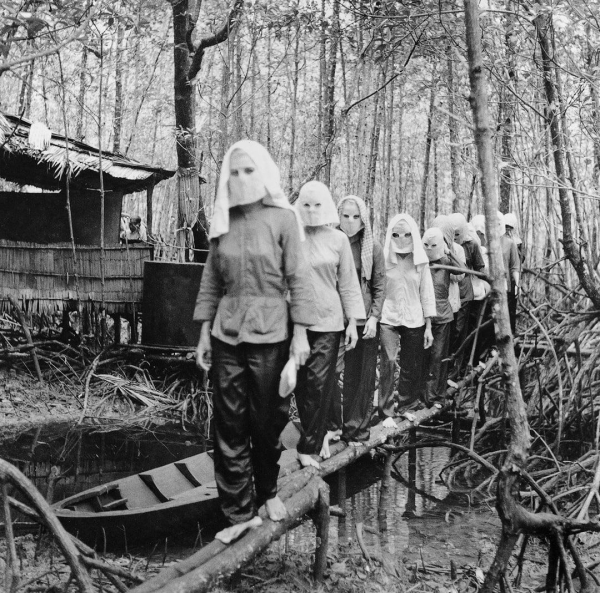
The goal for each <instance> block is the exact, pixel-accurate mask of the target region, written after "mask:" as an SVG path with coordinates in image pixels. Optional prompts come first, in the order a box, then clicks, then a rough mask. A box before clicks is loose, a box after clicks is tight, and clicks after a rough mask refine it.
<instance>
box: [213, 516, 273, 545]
mask: <svg viewBox="0 0 600 593" xmlns="http://www.w3.org/2000/svg"><path fill="white" fill-rule="evenodd" d="M259 525H262V519H261V518H260V517H259V516H258V515H256V517H252V519H250V520H249V521H244V522H243V523H236V524H235V525H232V526H231V527H227V529H223V530H222V531H219V533H217V535H215V539H218V540H219V541H221V542H223V543H224V544H229V543H231V542H232V541H234V540H236V539H237V538H238V537H240V536H241V535H242V534H243V533H245V532H246V531H248V529H251V528H252V527H258V526H259Z"/></svg>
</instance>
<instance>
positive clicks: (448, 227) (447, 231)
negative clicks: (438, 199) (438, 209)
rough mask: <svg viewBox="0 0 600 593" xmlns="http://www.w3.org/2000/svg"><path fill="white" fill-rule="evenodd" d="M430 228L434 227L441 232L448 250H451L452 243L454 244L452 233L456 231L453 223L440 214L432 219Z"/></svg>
mask: <svg viewBox="0 0 600 593" xmlns="http://www.w3.org/2000/svg"><path fill="white" fill-rule="evenodd" d="M431 226H433V227H436V228H438V229H440V230H441V231H442V233H443V234H444V239H445V240H446V244H447V245H448V247H449V248H450V249H452V243H454V233H455V231H456V226H455V224H454V222H453V221H452V220H451V218H450V217H449V216H446V215H445V214H440V215H439V216H436V217H435V218H434V219H433V222H432V223H431Z"/></svg>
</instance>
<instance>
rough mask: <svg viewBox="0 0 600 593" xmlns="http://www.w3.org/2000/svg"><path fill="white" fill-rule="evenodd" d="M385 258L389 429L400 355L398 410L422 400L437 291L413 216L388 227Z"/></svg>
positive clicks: (384, 385)
mask: <svg viewBox="0 0 600 593" xmlns="http://www.w3.org/2000/svg"><path fill="white" fill-rule="evenodd" d="M383 255H384V260H385V267H386V281H387V284H386V297H385V300H384V303H383V311H382V315H381V329H380V332H381V335H380V343H381V358H380V361H381V362H380V371H381V372H380V378H379V401H378V412H379V418H380V419H381V420H383V425H384V426H385V427H386V428H393V427H394V426H396V423H395V422H394V418H393V417H394V371H395V368H396V358H397V356H398V352H400V378H399V380H398V400H399V405H400V408H399V411H400V412H409V411H410V410H416V409H418V408H419V406H422V405H423V404H422V402H423V354H424V350H425V349H427V348H430V347H431V344H432V343H433V335H432V333H431V318H432V317H435V315H436V309H435V293H434V290H433V281H432V279H431V272H430V271H429V259H428V258H427V255H426V254H425V250H424V249H423V244H422V242H421V236H420V234H419V228H418V227H417V223H416V222H415V221H414V219H413V218H412V216H410V215H408V214H397V215H396V216H394V218H392V220H391V221H390V223H389V225H388V229H387V233H386V237H385V244H384V247H383Z"/></svg>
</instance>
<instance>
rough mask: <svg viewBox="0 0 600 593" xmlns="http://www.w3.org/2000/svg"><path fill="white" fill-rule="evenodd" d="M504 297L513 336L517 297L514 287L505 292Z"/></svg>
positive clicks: (515, 326) (515, 322) (515, 327)
mask: <svg viewBox="0 0 600 593" xmlns="http://www.w3.org/2000/svg"><path fill="white" fill-rule="evenodd" d="M506 299H507V301H508V316H509V318H510V329H511V331H512V334H513V336H514V335H515V331H516V329H517V297H516V295H515V292H514V289H513V290H512V291H510V292H507V293H506Z"/></svg>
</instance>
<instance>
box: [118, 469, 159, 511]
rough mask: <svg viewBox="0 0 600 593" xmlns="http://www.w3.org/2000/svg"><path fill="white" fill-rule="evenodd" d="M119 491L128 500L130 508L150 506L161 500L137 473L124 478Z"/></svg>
mask: <svg viewBox="0 0 600 593" xmlns="http://www.w3.org/2000/svg"><path fill="white" fill-rule="evenodd" d="M119 491H120V493H121V497H122V498H126V499H127V500H128V504H127V506H128V507H129V508H130V509H141V508H148V507H152V506H154V505H157V504H159V503H160V502H161V500H160V499H159V498H158V496H156V494H155V493H154V492H152V490H150V488H148V486H146V484H145V483H144V481H143V480H142V479H141V478H140V476H139V475H137V474H136V475H134V476H130V477H128V478H125V479H124V480H122V481H121V485H120V488H119Z"/></svg>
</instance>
